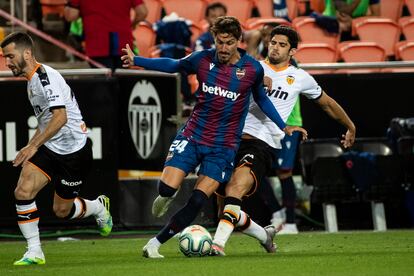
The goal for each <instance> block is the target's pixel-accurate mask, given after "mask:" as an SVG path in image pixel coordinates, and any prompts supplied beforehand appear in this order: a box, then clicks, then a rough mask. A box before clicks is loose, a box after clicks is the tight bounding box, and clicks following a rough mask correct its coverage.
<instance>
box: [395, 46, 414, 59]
mask: <svg viewBox="0 0 414 276" xmlns="http://www.w3.org/2000/svg"><path fill="white" fill-rule="evenodd" d="M395 58H396V59H398V60H405V61H412V60H414V41H400V42H398V43H396V44H395Z"/></svg>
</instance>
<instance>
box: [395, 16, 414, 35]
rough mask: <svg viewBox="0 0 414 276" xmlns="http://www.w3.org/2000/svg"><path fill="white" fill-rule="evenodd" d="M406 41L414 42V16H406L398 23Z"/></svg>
mask: <svg viewBox="0 0 414 276" xmlns="http://www.w3.org/2000/svg"><path fill="white" fill-rule="evenodd" d="M398 24H399V25H400V27H401V31H402V33H403V34H404V37H405V39H406V40H414V16H404V17H401V18H400V20H399V21H398Z"/></svg>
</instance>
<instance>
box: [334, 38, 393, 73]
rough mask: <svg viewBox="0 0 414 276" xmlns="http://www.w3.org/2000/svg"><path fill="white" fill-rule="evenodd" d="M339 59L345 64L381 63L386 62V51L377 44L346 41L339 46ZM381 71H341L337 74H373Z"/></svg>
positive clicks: (367, 69)
mask: <svg viewBox="0 0 414 276" xmlns="http://www.w3.org/2000/svg"><path fill="white" fill-rule="evenodd" d="M338 55H339V59H342V60H343V61H344V62H379V61H385V58H386V55H385V50H384V49H383V48H381V47H380V46H379V45H378V44H377V43H375V42H363V41H345V42H341V43H339V44H338ZM380 71H381V69H376V68H366V69H364V68H361V69H359V68H358V69H339V70H337V71H336V73H373V72H380Z"/></svg>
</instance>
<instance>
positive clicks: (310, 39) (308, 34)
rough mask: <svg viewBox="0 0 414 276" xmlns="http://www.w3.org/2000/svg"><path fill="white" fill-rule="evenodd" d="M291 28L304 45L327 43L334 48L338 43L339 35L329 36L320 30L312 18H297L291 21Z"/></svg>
mask: <svg viewBox="0 0 414 276" xmlns="http://www.w3.org/2000/svg"><path fill="white" fill-rule="evenodd" d="M292 26H293V28H295V29H296V31H297V32H298V34H299V37H300V39H301V41H302V42H304V43H327V44H329V45H330V46H331V47H333V48H335V47H336V45H337V44H338V42H339V35H337V34H330V33H328V32H327V31H325V30H324V29H322V28H320V27H319V26H318V25H317V24H316V22H315V19H314V18H311V17H298V18H297V19H295V20H293V23H292Z"/></svg>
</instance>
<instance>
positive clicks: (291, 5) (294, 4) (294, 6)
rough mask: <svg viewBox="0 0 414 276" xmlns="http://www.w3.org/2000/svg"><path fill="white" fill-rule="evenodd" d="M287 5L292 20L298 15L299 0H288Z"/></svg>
mask: <svg viewBox="0 0 414 276" xmlns="http://www.w3.org/2000/svg"><path fill="white" fill-rule="evenodd" d="M286 5H287V8H288V16H289V19H290V20H293V19H295V18H296V17H297V16H298V13H299V12H298V9H299V5H298V0H286Z"/></svg>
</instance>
